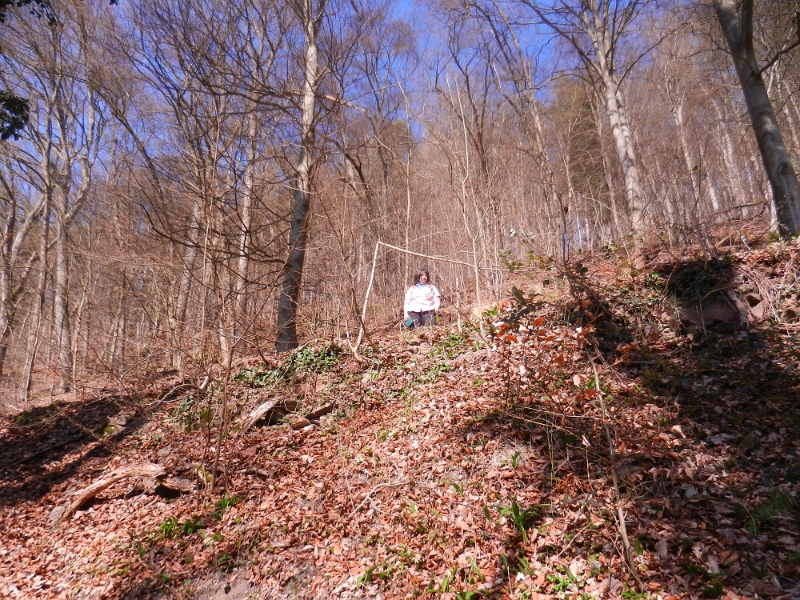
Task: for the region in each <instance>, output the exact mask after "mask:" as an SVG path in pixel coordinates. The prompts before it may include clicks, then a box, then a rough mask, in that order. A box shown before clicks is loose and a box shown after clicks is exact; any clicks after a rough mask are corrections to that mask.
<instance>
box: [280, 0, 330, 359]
mask: <svg viewBox="0 0 800 600" xmlns="http://www.w3.org/2000/svg"><path fill="white" fill-rule="evenodd" d="M325 1H326V0H322V1H321V2H320V4H319V6H318V9H317V11H316V15H315V14H313V13H314V11H313V0H302V6H301V7H299V8H300V11H299V12H300V14H301V17H302V22H303V27H304V29H305V41H306V48H305V84H304V86H303V105H302V114H301V117H300V129H301V132H300V136H301V137H300V156H299V160H298V164H297V173H296V177H295V181H294V213H293V215H292V227H291V232H290V234H289V257H288V258H287V259H286V265H285V266H284V274H283V284H282V286H281V296H280V300H279V301H278V324H277V328H278V331H277V336H276V342H275V349H276V350H277V351H278V352H287V351H289V350H293V349H294V348H296V347H297V307H298V300H299V296H300V282H301V279H302V275H303V263H304V262H305V258H306V239H307V238H308V218H309V212H310V208H311V198H310V194H311V182H310V180H311V176H310V175H311V153H312V151H313V147H314V107H315V101H316V93H317V76H318V73H317V72H318V65H319V57H318V55H317V29H318V27H319V22H320V19H321V17H322V13H323V12H324V10H325Z"/></svg>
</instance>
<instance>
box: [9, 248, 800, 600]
mask: <svg viewBox="0 0 800 600" xmlns="http://www.w3.org/2000/svg"><path fill="white" fill-rule="evenodd" d="M798 264H800V245H798V243H797V242H795V243H793V244H789V245H787V244H782V243H778V244H771V245H769V246H765V247H762V248H757V249H754V250H741V249H740V250H736V251H731V252H730V253H729V254H727V255H721V256H719V257H717V258H715V259H713V260H709V259H705V260H697V259H693V258H689V257H679V258H676V257H674V256H671V255H669V254H668V253H664V252H660V253H659V252H652V253H650V254H641V255H638V256H637V257H636V259H635V260H631V261H628V260H626V259H624V258H622V257H620V256H606V257H601V256H597V257H593V258H590V259H587V260H585V261H584V262H583V263H582V264H581V263H573V264H572V265H571V267H570V269H569V270H568V271H567V272H566V273H563V272H562V273H552V274H550V275H548V276H547V278H551V279H552V278H560V279H559V281H561V282H562V283H563V285H562V286H561V287H560V288H559V289H560V290H562V291H561V292H560V293H554V292H552V291H551V290H552V288H550V287H547V286H545V287H544V288H542V287H541V285H539V286H538V287H537V289H539V290H540V291H542V292H543V294H542V295H536V296H534V295H529V294H528V293H527V292H525V291H523V292H520V291H519V290H516V288H515V293H514V294H513V295H510V297H509V299H508V300H507V301H506V302H503V303H501V305H500V306H499V307H497V308H496V309H494V310H493V313H494V314H491V315H488V316H487V320H486V322H487V326H488V327H489V328H490V329H491V331H492V333H493V337H492V340H491V344H492V347H491V348H490V349H488V350H487V349H486V348H482V347H481V344H480V343H479V340H478V336H477V335H476V333H475V332H474V331H467V330H465V331H463V332H459V331H457V330H456V329H455V328H454V327H451V328H445V327H437V328H431V329H428V330H424V331H415V332H407V333H386V334H384V335H375V336H373V340H374V342H375V343H376V347H375V348H368V349H366V350H364V349H362V350H364V351H363V356H362V357H360V359H359V360H356V359H355V358H354V357H353V356H352V354H351V353H350V352H349V351H345V350H343V347H340V346H337V345H336V344H333V343H329V342H314V343H311V344H309V345H307V346H305V347H303V348H301V349H300V350H299V351H297V352H296V353H294V354H293V355H292V356H290V357H289V358H288V359H286V360H280V361H279V360H278V359H277V358H276V359H274V361H273V362H272V363H270V364H264V363H263V361H262V360H261V358H258V359H256V358H253V359H251V360H249V361H245V362H243V363H242V364H239V365H237V366H236V369H235V370H234V372H233V373H232V374H231V375H232V376H231V378H230V381H229V382H227V383H226V381H225V377H224V376H223V375H219V377H218V379H217V380H216V381H214V382H212V384H211V385H210V386H208V387H207V388H205V389H204V390H203V391H202V392H200V390H199V389H198V385H197V383H198V382H196V381H189V382H183V381H178V380H177V379H176V378H175V375H174V374H161V375H154V376H153V377H152V378H151V379H150V380H149V381H143V382H141V386H140V387H139V388H138V389H137V390H136V393H134V394H131V395H128V396H120V395H119V394H118V393H111V392H109V393H108V394H105V395H102V396H100V397H97V398H94V399H90V400H87V401H83V402H74V403H70V404H54V405H53V406H52V407H48V408H43V409H36V410H32V411H29V412H26V413H21V414H19V415H17V416H16V417H15V418H13V419H11V418H3V421H2V424H0V465H2V466H0V498H2V500H0V508H1V512H0V530H1V531H2V536H0V591H2V594H3V595H6V596H8V597H19V598H61V597H64V598H147V597H153V598H156V597H164V596H166V597H201V598H358V597H380V598H387V599H388V598H405V597H409V598H414V597H442V598H459V599H467V598H481V597H493V598H520V599H522V598H528V599H532V598H600V597H609V598H620V597H621V598H663V599H666V598H670V597H677V598H693V597H694V598H700V597H711V598H714V597H722V598H726V597H727V598H729V599H731V600H735V599H737V598H745V597H746V598H765V597H770V598H800V583H799V582H800V547H799V546H798V539H800V537H799V536H798V534H800V518H799V517H800V502H799V501H798V496H797V490H798V478H800V463H798V453H799V452H800V435H799V434H800V405H799V404H798V401H799V400H800V370H798V358H799V357H800V327H799V326H798V323H797V314H798V312H797V308H796V307H797V304H798V300H800V296H798V294H800V280H798ZM632 265H633V266H632ZM634 267H636V268H634ZM536 277H537V278H538V279H537V281H538V282H539V283H540V284H541V282H542V280H543V278H542V277H541V274H537V275H536ZM526 281H529V280H526V278H525V274H524V273H522V274H520V275H519V279H518V283H517V285H518V286H519V287H520V289H523V290H524V286H525V283H526ZM531 281H532V280H531ZM270 360H272V359H270ZM223 400H224V401H225V402H226V403H227V405H228V406H229V411H228V414H227V422H228V423H229V425H226V427H225V429H224V435H223V439H222V447H221V452H220V470H221V472H220V475H219V476H218V480H217V481H216V485H215V487H214V489H213V490H212V489H211V488H210V485H209V482H210V473H211V471H212V470H213V463H214V457H215V453H216V445H217V433H218V429H219V427H218V426H219V419H220V410H219V407H220V406H221V404H222V402H223ZM265 402H274V407H273V410H271V411H269V412H267V413H266V414H265V415H264V418H263V419H262V420H260V421H259V422H257V423H256V424H255V425H254V426H253V427H251V428H249V429H247V430H242V431H239V430H238V428H239V427H240V426H241V423H242V422H243V420H244V418H245V417H246V416H247V414H248V413H249V412H250V411H252V410H253V409H254V408H256V407H257V406H259V405H262V404H263V403H265ZM306 417H311V420H310V421H309V420H307V419H306ZM270 422H274V424H272V425H270V424H269V423H270ZM142 464H152V465H156V466H157V467H154V468H158V469H159V472H160V471H161V470H163V472H164V475H163V476H160V477H157V478H128V479H122V480H120V481H118V482H117V483H114V484H112V485H110V486H109V487H107V488H105V489H103V490H101V491H99V492H98V493H97V495H96V496H94V497H93V498H91V499H89V500H88V501H87V502H86V503H84V504H83V505H82V506H81V507H80V508H79V509H78V510H77V511H76V512H75V514H74V515H73V516H71V517H69V518H66V519H64V521H63V522H62V523H60V524H59V523H58V519H59V517H63V516H64V513H63V509H64V507H66V506H68V505H69V504H70V502H72V501H73V500H74V499H75V498H76V497H77V496H79V495H80V492H81V491H82V490H85V489H86V488H87V486H89V485H90V484H92V483H96V482H97V481H99V480H102V479H103V478H104V477H108V476H109V475H110V474H112V473H115V472H117V473H118V472H119V471H117V470H118V469H119V468H120V467H123V466H126V465H127V466H130V465H142ZM168 487H170V488H172V489H168ZM175 488H179V489H180V490H183V491H178V490H176V489H175ZM66 514H69V513H66Z"/></svg>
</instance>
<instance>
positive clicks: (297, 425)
mask: <svg viewBox="0 0 800 600" xmlns="http://www.w3.org/2000/svg"><path fill="white" fill-rule="evenodd" d="M287 422H288V423H289V425H290V426H291V428H292V429H294V430H295V431H297V430H298V429H303V427H308V426H309V425H311V421H309V420H308V419H306V418H305V417H300V416H294V417H289V418H287Z"/></svg>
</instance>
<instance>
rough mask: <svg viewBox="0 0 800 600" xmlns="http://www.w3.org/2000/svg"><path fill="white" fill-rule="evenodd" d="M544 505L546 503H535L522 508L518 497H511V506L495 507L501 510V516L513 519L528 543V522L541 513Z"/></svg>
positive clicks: (523, 539)
mask: <svg viewBox="0 0 800 600" xmlns="http://www.w3.org/2000/svg"><path fill="white" fill-rule="evenodd" d="M544 506H546V505H544V504H535V505H533V506H531V507H529V508H526V509H525V510H522V509H521V508H520V507H519V504H517V500H516V498H511V506H501V505H499V504H498V505H497V506H495V508H496V509H497V510H498V511H499V513H500V515H501V516H503V517H507V518H508V519H510V520H511V523H513V525H514V527H516V528H517V530H518V531H519V532H520V533H521V534H522V541H523V542H524V543H528V534H527V531H526V529H527V527H528V523H529V522H530V521H532V520H533V519H535V518H536V517H538V516H539V515H540V514H541V512H542V508H543V507H544Z"/></svg>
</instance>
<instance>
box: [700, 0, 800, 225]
mask: <svg viewBox="0 0 800 600" xmlns="http://www.w3.org/2000/svg"><path fill="white" fill-rule="evenodd" d="M754 5H755V2H754V0H743V1H742V2H736V1H735V0H714V10H715V11H716V13H717V18H718V20H719V24H720V27H721V28H722V33H723V34H724V36H725V39H726V40H727V42H728V47H729V49H730V52H731V57H732V58H733V65H734V68H735V69H736V74H737V75H738V77H739V83H740V84H741V87H742V92H743V93H744V99H745V102H746V103H747V110H748V113H749V114H750V122H751V124H752V126H753V133H754V134H755V137H756V140H757V142H758V148H759V150H760V152H761V159H762V161H763V164H764V170H765V171H766V173H767V177H768V178H769V182H770V186H771V187H772V196H773V200H774V202H775V211H776V213H777V216H778V225H779V228H780V230H781V233H782V234H783V235H797V234H798V233H800V185H798V182H797V174H796V173H795V170H794V167H793V165H792V161H791V159H790V157H789V153H788V152H787V150H786V146H785V144H784V142H783V136H782V135H781V131H780V128H779V126H778V120H777V118H776V116H775V111H774V110H773V108H772V102H771V101H770V98H769V94H768V93H767V88H766V86H765V84H764V78H763V74H764V71H765V70H766V69H768V68H769V67H770V66H771V65H773V64H774V63H775V61H776V60H777V59H778V58H779V57H780V56H781V55H783V54H785V53H787V52H789V51H791V50H792V49H794V48H795V47H797V46H799V45H800V9H798V10H797V12H796V14H795V18H796V19H797V23H798V30H797V39H796V40H795V41H792V42H787V43H786V44H785V45H784V47H783V48H781V49H780V50H779V51H778V52H777V53H776V54H775V55H773V56H771V57H768V58H767V59H766V60H765V61H764V63H765V64H764V66H763V67H762V66H761V63H760V62H759V60H758V58H757V56H756V53H755V48H754V45H753V12H754V8H755V7H754Z"/></svg>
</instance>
